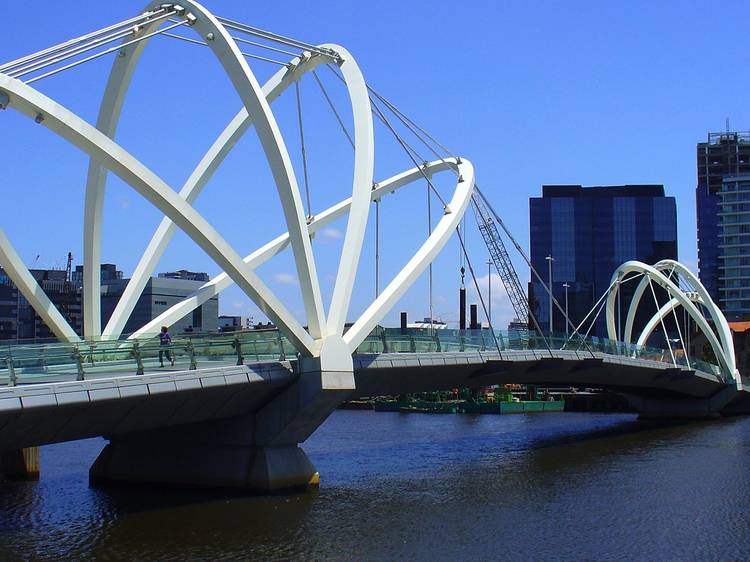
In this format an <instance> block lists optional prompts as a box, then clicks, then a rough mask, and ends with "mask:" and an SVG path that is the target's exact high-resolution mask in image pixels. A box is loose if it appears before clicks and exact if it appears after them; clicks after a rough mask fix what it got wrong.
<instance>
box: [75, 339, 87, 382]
mask: <svg viewBox="0 0 750 562" xmlns="http://www.w3.org/2000/svg"><path fill="white" fill-rule="evenodd" d="M73 359H74V360H75V362H76V369H77V371H78V375H77V376H76V380H77V381H82V380H83V379H84V376H85V373H84V372H83V355H81V350H80V348H79V347H78V346H77V345H76V346H74V347H73Z"/></svg>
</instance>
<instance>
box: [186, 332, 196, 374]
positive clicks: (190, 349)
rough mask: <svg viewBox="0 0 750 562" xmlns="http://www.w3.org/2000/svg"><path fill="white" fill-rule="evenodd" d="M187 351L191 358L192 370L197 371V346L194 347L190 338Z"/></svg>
mask: <svg viewBox="0 0 750 562" xmlns="http://www.w3.org/2000/svg"><path fill="white" fill-rule="evenodd" d="M185 351H187V354H188V359H190V370H191V371H195V370H196V369H197V368H198V364H197V363H196V362H195V347H193V340H191V339H189V338H188V341H187V343H186V344H185Z"/></svg>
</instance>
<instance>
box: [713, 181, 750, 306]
mask: <svg viewBox="0 0 750 562" xmlns="http://www.w3.org/2000/svg"><path fill="white" fill-rule="evenodd" d="M718 197H719V206H718V209H719V212H718V213H717V214H718V218H719V223H718V227H719V229H718V244H717V246H718V264H719V267H718V269H719V276H718V293H719V300H718V301H717V303H718V304H719V306H720V308H721V309H722V311H723V312H724V314H725V315H726V317H727V319H728V320H730V321H741V320H748V319H750V174H749V175H744V176H724V178H723V181H722V185H721V189H720V190H719V192H718Z"/></svg>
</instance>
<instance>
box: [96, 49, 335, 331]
mask: <svg viewBox="0 0 750 562" xmlns="http://www.w3.org/2000/svg"><path fill="white" fill-rule="evenodd" d="M327 60H328V58H327V57H325V56H324V55H313V56H311V57H310V58H309V59H306V60H301V61H300V60H299V58H297V59H294V60H292V62H291V64H292V65H293V68H291V69H282V70H279V71H277V72H276V73H275V74H274V75H273V76H272V77H271V78H270V79H269V80H268V81H267V82H266V84H265V85H264V86H263V93H264V95H265V97H266V99H267V100H268V102H269V103H271V102H273V101H274V100H275V99H276V98H278V97H279V96H280V95H281V94H282V93H283V92H284V91H285V90H286V89H287V88H288V87H289V86H290V85H291V84H293V83H294V81H295V80H297V78H298V77H299V76H300V75H301V74H303V73H306V72H309V71H311V70H313V69H314V68H315V67H316V66H318V65H319V64H322V63H325V62H326V61H327ZM297 62H298V64H297ZM252 125H253V123H252V119H251V118H250V117H249V116H248V113H247V109H245V108H244V107H243V108H242V109H241V110H240V111H239V112H238V113H237V115H235V117H234V118H233V119H232V120H231V121H230V122H229V124H228V125H227V126H226V128H225V129H224V131H222V133H221V134H220V135H219V136H218V137H217V139H216V140H215V141H214V143H213V145H211V147H210V148H209V150H208V151H207V152H206V154H205V155H204V156H203V158H202V159H201V161H200V162H199V163H198V165H197V166H196V167H195V169H194V170H193V172H192V173H191V174H190V177H189V178H188V179H187V181H186V182H185V184H184V186H183V187H182V189H181V190H180V196H181V197H183V198H184V199H185V200H186V201H187V202H188V203H190V204H192V203H193V202H194V201H195V200H196V199H197V198H198V196H199V195H200V193H201V192H202V190H203V188H204V187H205V186H206V184H207V183H208V181H209V180H210V179H211V177H212V176H213V174H214V172H215V171H216V170H217V169H218V167H219V166H220V165H221V163H222V162H223V161H224V159H225V158H226V157H227V155H228V154H229V152H230V151H231V150H232V148H234V146H235V144H237V142H238V141H239V140H240V139H241V138H242V136H243V135H244V133H245V132H246V131H247V130H248V129H249V128H250V127H252ZM174 232H175V226H174V223H173V222H172V221H171V220H169V218H167V217H165V218H164V219H162V221H161V223H160V224H159V226H158V227H157V229H156V231H155V232H154V235H153V237H152V238H151V241H150V242H149V244H148V246H147V248H146V251H145V252H144V253H143V256H142V257H141V259H140V261H139V262H138V265H137V266H136V268H135V271H134V272H133V275H132V277H131V279H130V281H129V282H128V284H127V286H126V287H125V290H124V291H123V294H122V296H121V297H120V299H119V301H118V302H117V306H116V307H115V310H114V311H113V312H112V316H111V317H110V319H109V322H108V323H107V325H106V326H105V328H104V330H103V332H102V335H103V336H104V337H119V336H120V335H121V334H122V331H123V329H124V327H125V324H126V323H127V321H128V318H129V317H130V315H131V313H132V312H133V309H134V308H135V305H136V303H137V302H138V298H139V297H140V296H141V293H142V292H143V289H144V287H145V286H146V283H147V282H148V279H149V277H150V276H151V274H152V273H153V271H154V269H155V268H156V265H157V263H158V262H159V260H160V259H161V257H162V255H164V251H165V250H166V248H167V245H168V244H169V242H170V240H171V239H172V236H173V235H174Z"/></svg>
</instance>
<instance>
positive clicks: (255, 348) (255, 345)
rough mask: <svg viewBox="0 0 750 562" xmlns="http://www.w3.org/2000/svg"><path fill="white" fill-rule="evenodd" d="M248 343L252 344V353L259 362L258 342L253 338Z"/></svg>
mask: <svg viewBox="0 0 750 562" xmlns="http://www.w3.org/2000/svg"><path fill="white" fill-rule="evenodd" d="M250 341H252V342H253V353H255V360H256V361H260V355H258V341H257V340H256V339H255V338H253V339H252V340H250Z"/></svg>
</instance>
